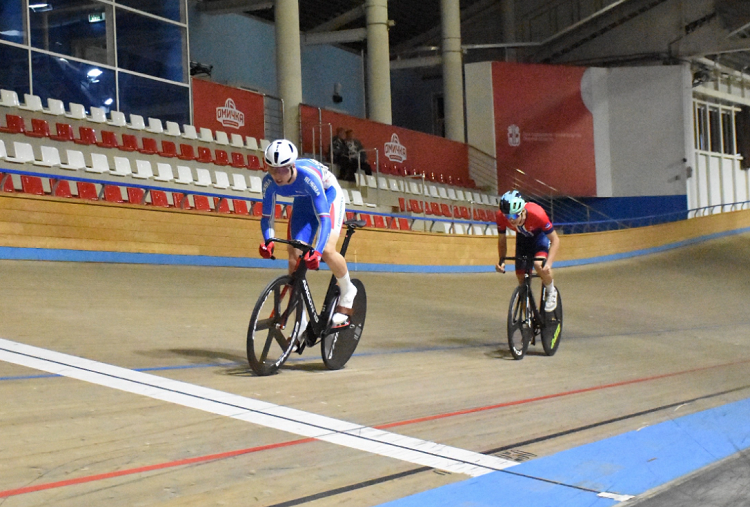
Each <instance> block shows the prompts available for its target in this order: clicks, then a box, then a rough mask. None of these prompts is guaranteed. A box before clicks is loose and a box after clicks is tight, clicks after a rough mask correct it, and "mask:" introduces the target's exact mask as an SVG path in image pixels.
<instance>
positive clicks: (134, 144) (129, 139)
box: [118, 134, 138, 151]
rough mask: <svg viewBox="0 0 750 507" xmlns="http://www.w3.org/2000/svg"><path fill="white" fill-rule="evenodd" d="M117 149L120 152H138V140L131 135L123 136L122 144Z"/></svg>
mask: <svg viewBox="0 0 750 507" xmlns="http://www.w3.org/2000/svg"><path fill="white" fill-rule="evenodd" d="M118 148H120V149H121V150H122V151H138V138H137V137H135V136H134V135H133V134H123V135H122V144H121V145H120V146H118Z"/></svg>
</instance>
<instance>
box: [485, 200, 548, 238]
mask: <svg viewBox="0 0 750 507" xmlns="http://www.w3.org/2000/svg"><path fill="white" fill-rule="evenodd" d="M524 208H525V209H526V220H525V221H524V222H523V225H519V226H518V227H515V226H513V224H511V223H510V221H509V220H508V219H507V218H506V217H505V215H504V214H503V213H502V211H499V210H498V212H497V215H496V217H495V221H496V222H497V232H498V233H499V234H505V230H506V229H508V228H510V229H512V230H514V231H516V232H517V233H518V234H520V235H522V236H526V237H527V238H533V237H535V236H538V235H540V234H542V233H544V234H551V233H552V231H554V230H555V228H554V226H553V225H552V222H551V221H550V219H549V217H548V216H547V213H546V212H545V211H544V208H542V207H541V206H539V205H538V204H536V203H533V202H527V203H526V205H525V206H524Z"/></svg>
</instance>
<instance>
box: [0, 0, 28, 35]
mask: <svg viewBox="0 0 750 507" xmlns="http://www.w3.org/2000/svg"><path fill="white" fill-rule="evenodd" d="M21 2H22V0H3V1H2V2H0V40H7V41H11V42H16V43H18V44H23V43H24V42H26V38H25V36H24V28H23V26H24V22H23V19H24V18H23V5H22V4H21Z"/></svg>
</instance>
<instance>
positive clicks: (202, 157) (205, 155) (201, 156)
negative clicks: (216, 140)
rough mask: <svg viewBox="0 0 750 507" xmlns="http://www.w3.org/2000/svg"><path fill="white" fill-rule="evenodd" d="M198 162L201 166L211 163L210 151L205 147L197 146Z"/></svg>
mask: <svg viewBox="0 0 750 507" xmlns="http://www.w3.org/2000/svg"><path fill="white" fill-rule="evenodd" d="M197 160H198V162H201V163H202V164H211V163H213V161H214V159H213V157H212V156H211V150H210V149H208V148H206V147H205V146H198V159H197Z"/></svg>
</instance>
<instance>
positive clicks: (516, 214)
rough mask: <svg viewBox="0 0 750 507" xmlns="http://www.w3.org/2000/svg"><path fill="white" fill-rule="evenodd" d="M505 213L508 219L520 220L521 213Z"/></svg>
mask: <svg viewBox="0 0 750 507" xmlns="http://www.w3.org/2000/svg"><path fill="white" fill-rule="evenodd" d="M503 214H504V215H505V218H507V219H508V220H518V217H520V216H521V214H520V213H503Z"/></svg>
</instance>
